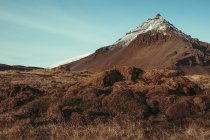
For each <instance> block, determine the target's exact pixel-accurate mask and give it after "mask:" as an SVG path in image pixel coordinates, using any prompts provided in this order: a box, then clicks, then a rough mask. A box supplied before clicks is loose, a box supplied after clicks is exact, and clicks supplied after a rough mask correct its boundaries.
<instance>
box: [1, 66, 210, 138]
mask: <svg viewBox="0 0 210 140" xmlns="http://www.w3.org/2000/svg"><path fill="white" fill-rule="evenodd" d="M127 70H129V71H127ZM130 70H131V71H130ZM185 77H187V78H188V79H190V80H191V81H193V82H195V83H197V84H198V85H199V86H200V87H202V88H201V89H200V88H199V86H197V85H196V84H194V83H192V82H190V81H189V80H188V79H187V78H185ZM209 77H210V76H208V75H193V76H181V75H180V74H179V73H177V72H176V71H169V70H150V71H145V72H143V71H142V70H141V69H136V68H133V69H130V68H126V67H122V68H121V67H119V68H116V69H113V70H109V71H107V72H104V73H97V74H94V73H91V72H88V71H82V72H72V71H60V70H56V69H54V70H33V71H14V70H12V71H1V72H0V86H1V88H0V105H1V106H0V138H1V139H6V140H7V139H11V140H13V139H34V140H35V139H43V140H45V139H46V140H48V139H52V140H57V139H61V140H65V139H73V140H78V139H81V140H83V139H101V140H103V139H104V140H112V139H113V140H115V139H119V140H120V139H140V140H147V139H148V140H150V139H152V140H156V139H157V140H159V139H161V140H168V139H170V140H177V139H180V140H208V139H210V125H209V124H210V112H209V108H210V106H209V105H210V101H209V99H210V98H209V93H208V90H207V89H208V88H209ZM203 91H204V92H203Z"/></svg>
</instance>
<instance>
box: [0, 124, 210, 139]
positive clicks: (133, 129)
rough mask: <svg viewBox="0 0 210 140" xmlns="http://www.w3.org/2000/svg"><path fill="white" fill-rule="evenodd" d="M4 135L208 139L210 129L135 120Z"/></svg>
mask: <svg viewBox="0 0 210 140" xmlns="http://www.w3.org/2000/svg"><path fill="white" fill-rule="evenodd" d="M143 127H144V128H143ZM0 137H1V139H9V140H10V139H11V140H14V139H15V140H16V139H31V140H36V139H43V140H45V139H46V140H48V139H49V140H68V139H71V140H150V139H151V140H156V139H157V140H208V139H210V129H208V128H205V127H203V126H202V125H201V124H196V123H191V124H190V125H188V126H186V127H174V128H172V129H163V128H161V127H151V126H150V127H145V126H143V125H141V124H135V123H126V124H123V125H122V124H119V123H116V122H112V123H107V124H95V125H94V124H92V125H87V126H72V125H68V124H59V125H45V126H39V127H32V126H22V127H20V126H19V127H18V126H16V127H12V128H8V129H4V130H3V131H1V132H0Z"/></svg>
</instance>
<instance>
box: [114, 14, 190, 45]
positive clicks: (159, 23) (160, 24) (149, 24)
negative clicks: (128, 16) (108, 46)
mask: <svg viewBox="0 0 210 140" xmlns="http://www.w3.org/2000/svg"><path fill="white" fill-rule="evenodd" d="M149 31H155V32H158V33H162V34H163V35H167V33H168V31H171V32H173V33H175V34H176V35H181V36H185V37H188V36H187V35H185V34H184V33H183V32H182V31H180V30H178V29H177V28H176V27H175V26H173V25H172V24H171V23H170V22H168V21H167V20H165V19H164V18H163V17H162V16H161V15H160V14H159V13H158V14H157V15H156V16H155V17H154V18H152V19H148V20H147V21H145V22H143V23H142V24H141V25H140V26H139V27H137V28H136V29H135V30H133V31H130V32H129V33H127V34H126V35H125V36H124V37H122V38H120V39H119V40H118V41H117V42H115V43H114V45H121V46H127V45H129V43H130V42H131V41H133V40H134V39H135V38H136V37H137V36H138V35H140V34H144V33H147V32H149Z"/></svg>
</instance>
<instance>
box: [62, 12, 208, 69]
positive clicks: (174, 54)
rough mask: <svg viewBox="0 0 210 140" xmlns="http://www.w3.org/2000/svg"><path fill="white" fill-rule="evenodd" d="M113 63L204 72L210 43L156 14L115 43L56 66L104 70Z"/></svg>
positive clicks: (206, 66)
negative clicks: (192, 35)
mask: <svg viewBox="0 0 210 140" xmlns="http://www.w3.org/2000/svg"><path fill="white" fill-rule="evenodd" d="M115 65H124V66H136V67H141V68H143V69H151V68H169V69H181V70H184V71H185V72H189V73H207V72H209V71H210V69H209V66H210V44H209V43H205V42H202V41H199V40H198V39H194V38H192V37H191V36H189V35H187V34H185V33H183V32H182V31H181V30H179V29H177V28H176V27H175V26H174V25H172V24H171V23H170V22H168V21H167V20H165V19H164V18H163V17H162V16H161V15H160V14H157V15H156V16H155V17H154V18H152V19H148V20H147V21H146V22H144V23H142V25H140V26H139V27H137V28H136V29H135V30H133V31H130V32H128V33H127V34H126V35H125V36H124V37H122V38H120V39H119V40H118V41H116V42H115V43H114V44H112V45H110V46H106V47H103V48H100V49H98V50H96V51H95V53H93V54H91V55H89V56H87V57H85V58H83V59H80V60H78V61H75V62H72V63H69V64H65V65H62V66H60V67H59V68H61V69H71V70H91V71H103V70H105V69H108V68H111V67H113V66H115Z"/></svg>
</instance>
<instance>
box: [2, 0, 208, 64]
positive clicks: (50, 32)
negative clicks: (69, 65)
mask: <svg viewBox="0 0 210 140" xmlns="http://www.w3.org/2000/svg"><path fill="white" fill-rule="evenodd" d="M157 13H160V14H161V15H162V16H163V17H164V18H165V19H166V20H168V21H169V22H171V23H172V24H174V25H175V26H176V27H177V28H179V29H180V30H182V31H183V32H185V33H186V34H189V35H191V36H192V37H194V38H199V39H200V40H201V41H205V42H210V0H173V1H172V0H0V63H3V64H9V65H25V66H38V67H46V68H49V67H52V66H55V65H57V64H62V63H63V62H65V63H66V62H67V61H70V60H72V59H74V58H77V57H78V56H85V55H86V54H90V53H92V52H94V51H95V50H96V49H98V48H100V47H103V46H107V45H111V44H113V43H114V42H115V41H117V40H118V39H119V38H121V37H122V36H124V35H125V33H127V32H129V31H130V30H133V29H135V28H136V27H137V26H139V25H140V24H141V23H142V22H144V21H146V20H147V19H148V18H153V17H154V16H155V15H156V14H157Z"/></svg>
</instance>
